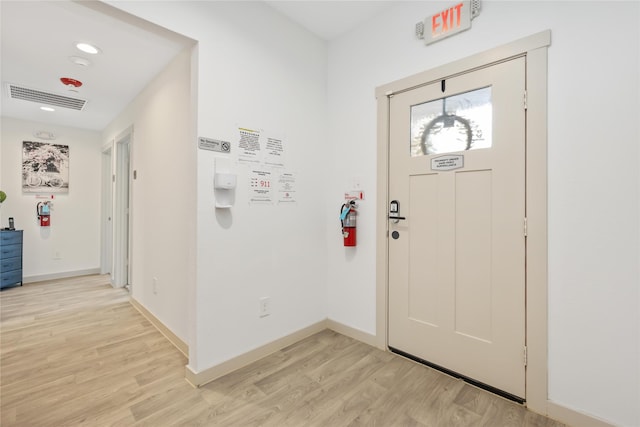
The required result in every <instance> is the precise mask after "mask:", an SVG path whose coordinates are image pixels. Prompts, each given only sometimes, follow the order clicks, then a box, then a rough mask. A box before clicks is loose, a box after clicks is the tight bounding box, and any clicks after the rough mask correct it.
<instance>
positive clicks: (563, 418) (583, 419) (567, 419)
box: [547, 400, 614, 427]
mask: <svg viewBox="0 0 640 427" xmlns="http://www.w3.org/2000/svg"><path fill="white" fill-rule="evenodd" d="M547 415H548V417H549V418H553V419H554V420H558V421H560V422H563V423H565V424H568V425H570V426H580V427H614V424H610V423H608V422H606V421H604V420H601V419H599V418H597V417H595V416H594V415H587V414H585V413H582V412H580V411H577V410H575V409H571V408H568V407H566V406H562V405H560V404H558V403H555V402H553V401H551V400H549V401H547Z"/></svg>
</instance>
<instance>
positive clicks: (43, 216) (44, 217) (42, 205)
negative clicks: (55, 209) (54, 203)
mask: <svg viewBox="0 0 640 427" xmlns="http://www.w3.org/2000/svg"><path fill="white" fill-rule="evenodd" d="M36 213H37V214H38V220H39V221H40V227H49V226H50V225H51V206H50V203H49V202H38V204H37V205H36Z"/></svg>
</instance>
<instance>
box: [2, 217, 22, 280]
mask: <svg viewBox="0 0 640 427" xmlns="http://www.w3.org/2000/svg"><path fill="white" fill-rule="evenodd" d="M0 280H1V281H0V289H2V288H6V287H8V286H14V285H17V284H20V286H22V230H1V231H0Z"/></svg>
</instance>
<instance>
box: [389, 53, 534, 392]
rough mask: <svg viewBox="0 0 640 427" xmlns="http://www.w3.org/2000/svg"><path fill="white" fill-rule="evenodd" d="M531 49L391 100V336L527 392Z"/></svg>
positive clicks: (417, 351) (392, 342) (471, 373)
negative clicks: (528, 89)
mask: <svg viewBox="0 0 640 427" xmlns="http://www.w3.org/2000/svg"><path fill="white" fill-rule="evenodd" d="M524 93H525V59H524V58H517V59H512V60H509V61H507V62H503V63H500V64H496V65H492V66H490V67H486V68H482V69H479V70H476V71H473V72H469V73H465V74H462V75H458V76H455V77H451V78H445V79H444V80H443V81H438V82H436V83H433V84H427V85H425V86H421V87H418V88H416V89H412V90H409V91H406V92H402V93H399V94H394V95H393V97H392V98H391V100H390V147H389V170H390V173H389V199H390V200H397V201H398V212H397V213H395V215H396V216H398V217H403V218H405V219H397V220H393V219H390V225H389V307H388V309H389V317H388V319H389V320H388V321H389V325H388V326H389V337H388V339H389V346H390V347H392V348H393V349H397V350H400V351H402V352H404V353H407V354H409V355H412V356H414V357H417V358H420V359H422V360H424V361H427V362H429V363H432V364H435V365H438V366H440V367H443V368H446V369H448V370H451V371H453V372H456V373H458V374H461V375H463V376H466V377H468V378H470V379H473V380H475V381H478V382H480V383H483V384H486V385H489V386H491V387H494V388H496V389H499V390H501V391H504V392H507V393H509V394H511V395H512V396H514V397H518V398H524V397H525V358H524V351H525V107H524Z"/></svg>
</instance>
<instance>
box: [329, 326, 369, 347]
mask: <svg viewBox="0 0 640 427" xmlns="http://www.w3.org/2000/svg"><path fill="white" fill-rule="evenodd" d="M327 329H331V330H332V331H335V332H337V333H339V334H342V335H345V336H347V337H349V338H353V339H354V340H357V341H360V342H363V343H365V344H369V345H370V346H372V347H377V341H378V337H376V336H375V335H371V334H369V333H367V332H364V331H361V330H360V329H356V328H352V327H351V326H347V325H345V324H343V323H340V322H336V321H335V320H331V319H327Z"/></svg>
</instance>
